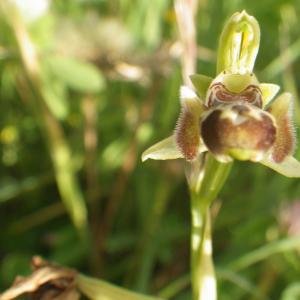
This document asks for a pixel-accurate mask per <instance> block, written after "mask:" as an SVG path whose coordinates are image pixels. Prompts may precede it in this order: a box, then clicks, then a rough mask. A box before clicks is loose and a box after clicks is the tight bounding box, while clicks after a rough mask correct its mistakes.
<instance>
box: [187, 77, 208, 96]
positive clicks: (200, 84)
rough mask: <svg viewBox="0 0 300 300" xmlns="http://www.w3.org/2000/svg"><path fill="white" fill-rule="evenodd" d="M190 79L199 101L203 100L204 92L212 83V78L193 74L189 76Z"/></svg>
mask: <svg viewBox="0 0 300 300" xmlns="http://www.w3.org/2000/svg"><path fill="white" fill-rule="evenodd" d="M190 79H191V81H192V83H193V85H194V87H195V89H196V90H197V94H198V95H199V96H200V98H201V99H205V97H206V92H207V90H208V87H209V86H210V84H211V82H212V81H213V78H212V77H209V76H206V75H202V74H193V75H191V76H190Z"/></svg>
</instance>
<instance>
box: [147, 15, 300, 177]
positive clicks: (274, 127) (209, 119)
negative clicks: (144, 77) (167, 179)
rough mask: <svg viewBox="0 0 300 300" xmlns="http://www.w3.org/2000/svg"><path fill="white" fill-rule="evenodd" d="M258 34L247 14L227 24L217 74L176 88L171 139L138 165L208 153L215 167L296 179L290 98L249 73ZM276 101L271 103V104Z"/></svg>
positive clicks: (298, 165)
mask: <svg viewBox="0 0 300 300" xmlns="http://www.w3.org/2000/svg"><path fill="white" fill-rule="evenodd" d="M259 39H260V29H259V25H258V23H257V21H256V19H255V18H254V17H251V16H249V15H248V14H247V13H246V12H245V11H243V12H241V13H236V14H234V15H233V16H232V17H231V18H230V20H229V21H228V22H227V23H226V25H225V28H224V30H223V32H222V35H221V39H220V47H219V52H218V67H217V70H218V72H219V74H218V75H217V76H216V77H215V78H214V79H213V78H211V77H208V76H205V75H200V74H195V75H192V76H191V77H190V79H191V81H192V83H193V86H194V89H193V88H190V87H188V86H182V87H181V88H180V104H181V112H180V115H179V118H178V121H177V125H176V127H175V130H174V133H173V135H171V136H170V137H168V138H166V139H164V140H162V141H160V142H158V143H157V144H155V145H153V146H152V147H150V148H149V149H147V150H146V151H145V152H144V153H143V154H142V160H143V161H145V160H147V159H156V160H166V159H177V158H183V159H185V160H187V161H190V162H192V161H194V160H196V159H197V158H198V157H199V155H201V154H202V153H204V152H207V151H209V152H210V153H211V154H212V155H213V156H214V157H215V159H216V160H217V161H219V162H222V163H228V162H230V161H232V160H233V159H237V160H249V161H253V162H259V163H261V164H263V165H265V166H267V167H270V168H272V169H273V170H275V171H277V172H278V173H281V174H283V175H285V176H287V177H300V163H299V161H297V160H296V159H295V158H294V157H293V153H294V150H295V144H296V139H295V129H294V126H293V122H292V111H293V97H292V95H291V94H290V93H283V94H281V95H280V96H278V97H277V98H275V96H276V94H277V93H278V91H279V86H278V85H276V84H271V83H260V82H259V81H258V79H257V77H256V76H255V74H254V73H253V67H254V63H255V59H256V55H257V52H258V48H259ZM274 98H275V99H274Z"/></svg>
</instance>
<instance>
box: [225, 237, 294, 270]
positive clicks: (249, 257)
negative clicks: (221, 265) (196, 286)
mask: <svg viewBox="0 0 300 300" xmlns="http://www.w3.org/2000/svg"><path fill="white" fill-rule="evenodd" d="M299 248H300V236H297V237H290V238H285V239H282V240H279V241H275V242H272V243H269V244H267V245H265V246H262V247H260V248H258V249H256V250H253V251H251V252H249V253H247V254H245V255H243V256H241V257H238V258H237V259H235V260H234V261H233V262H231V263H229V264H228V266H227V267H228V269H230V270H233V271H241V270H242V269H245V268H247V267H250V266H251V265H253V264H255V263H258V262H260V261H262V260H264V259H267V258H268V257H270V256H272V255H274V254H280V253H284V252H287V251H293V250H297V249H299Z"/></svg>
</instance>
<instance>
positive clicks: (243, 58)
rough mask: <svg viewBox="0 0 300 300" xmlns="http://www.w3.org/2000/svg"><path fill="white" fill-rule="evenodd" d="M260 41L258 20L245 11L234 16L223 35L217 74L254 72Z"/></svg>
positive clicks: (225, 27) (228, 22)
mask: <svg viewBox="0 0 300 300" xmlns="http://www.w3.org/2000/svg"><path fill="white" fill-rule="evenodd" d="M259 40H260V29H259V24H258V22H257V21H256V19H255V18H254V17H252V16H249V15H248V14H247V13H246V12H245V11H242V12H241V13H235V14H233V15H232V17H231V18H230V19H229V20H228V21H227V23H226V24H225V26H224V29H223V31H222V34H221V38H220V42H219V52H218V64H217V72H218V73H219V72H221V71H223V70H227V71H230V72H232V73H243V72H252V70H253V66H254V63H255V59H256V55H257V52H258V48H259Z"/></svg>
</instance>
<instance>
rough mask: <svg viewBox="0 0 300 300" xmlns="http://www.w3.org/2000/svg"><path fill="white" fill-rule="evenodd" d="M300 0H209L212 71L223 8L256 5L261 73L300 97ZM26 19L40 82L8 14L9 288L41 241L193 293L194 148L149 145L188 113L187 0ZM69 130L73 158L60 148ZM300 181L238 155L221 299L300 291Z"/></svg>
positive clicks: (57, 256) (111, 274) (2, 46)
mask: <svg viewBox="0 0 300 300" xmlns="http://www.w3.org/2000/svg"><path fill="white" fill-rule="evenodd" d="M299 4H300V3H299V1H298V0H289V1H283V0H276V1H258V2H249V1H245V0H241V1H235V0H228V1H227V0H226V1H216V0H213V1H199V9H198V14H197V30H198V33H197V34H198V45H199V56H198V71H199V73H201V74H205V75H207V76H213V75H214V73H215V71H214V70H215V57H216V52H215V51H216V49H217V45H218V41H217V37H218V36H219V34H220V32H221V29H222V25H223V22H224V20H225V19H226V18H227V17H228V16H230V15H232V13H233V12H235V11H238V10H242V9H246V10H247V11H248V12H249V14H251V15H254V16H255V17H256V18H257V20H258V21H259V23H260V27H261V31H262V32H261V46H260V52H259V55H258V58H257V64H256V69H255V72H256V74H257V77H258V78H259V80H260V81H263V82H267V81H268V80H270V79H272V82H274V83H276V84H280V85H281V86H282V88H283V89H284V90H288V91H291V92H293V93H294V94H295V95H296V96H297V88H298V86H299V84H300V81H299V76H297V74H299V72H300V63H299V51H298V49H299V41H298V38H299V35H300V28H299V26H296V25H297V24H299V21H300V20H299V15H300V11H299V7H300V5H299ZM154 8H155V9H154ZM156 8H157V9H156ZM91 11H92V13H91ZM26 28H27V30H28V32H29V34H30V36H31V37H32V39H33V42H34V45H35V47H36V50H37V53H38V57H39V63H40V66H41V73H40V78H41V80H40V81H39V83H38V85H35V84H33V82H32V80H30V78H29V76H28V73H27V71H26V68H25V66H24V62H23V61H22V59H21V57H20V52H19V48H18V46H17V45H18V44H17V41H16V38H15V36H14V34H13V30H12V28H11V25H9V22H6V21H5V18H4V15H3V14H0V101H1V111H0V115H1V117H0V120H1V122H0V159H1V166H2V167H1V168H0V227H1V229H2V230H1V234H0V289H1V290H3V289H4V288H6V287H8V285H9V284H10V283H11V282H12V280H13V278H14V277H15V276H16V275H20V274H23V275H24V274H27V273H28V272H29V267H28V264H27V263H26V262H27V261H28V260H29V258H30V257H31V256H33V255H34V254H40V255H42V256H44V257H45V258H46V259H49V260H54V261H56V262H58V263H61V264H64V265H68V266H70V267H75V268H77V269H79V270H80V271H81V272H82V273H85V274H89V276H100V277H101V279H104V280H107V281H110V282H112V283H114V284H118V285H119V286H124V287H127V288H130V289H133V290H136V291H141V292H144V293H149V294H153V295H155V294H156V295H159V296H161V297H165V296H166V297H170V298H171V299H175V300H180V299H181V300H189V299H191V294H190V291H189V288H190V287H189V234H190V226H189V224H190V215H189V205H190V203H189V201H188V199H189V196H188V189H187V187H186V184H185V178H184V174H183V165H182V164H183V162H182V161H180V160H178V161H170V162H166V163H161V162H154V161H147V162H146V163H144V164H143V165H142V163H141V160H140V154H141V153H142V152H143V150H144V149H145V148H146V147H147V146H149V145H151V144H153V143H154V142H156V141H159V140H160V139H162V138H163V137H165V136H167V135H168V134H169V133H170V132H171V131H172V130H173V128H172V126H173V124H174V123H175V120H176V118H177V116H178V112H179V101H178V95H179V86H180V84H181V79H180V67H179V64H180V61H179V57H178V55H177V52H176V51H177V50H178V47H177V46H178V44H175V42H176V39H177V37H178V32H177V27H176V20H175V16H174V11H173V9H172V1H168V0H160V1H155V2H154V1H145V0H143V1H139V0H136V1H131V0H130V1H129V0H116V1H108V0H106V1H105V0H99V1H98V0H97V1H96V0H85V1H79V0H78V1H52V4H51V6H50V8H49V10H48V11H47V12H46V13H45V15H44V16H43V17H41V18H40V19H37V20H33V21H30V22H29V23H27V24H26ZM176 47H177V48H176ZM41 100H42V101H41ZM295 101H296V102H295V108H296V117H297V118H296V120H297V125H298V127H299V125H300V123H299V120H300V118H299V116H300V111H299V109H298V107H299V99H298V98H297V97H296V99H295ZM41 103H43V105H41ZM44 104H46V105H44ZM45 110H46V111H47V114H45ZM49 115H50V116H51V120H52V123H50V124H52V125H53V124H55V125H54V128H55V129H57V126H58V127H59V130H58V131H59V132H60V135H59V136H58V140H57V139H55V137H56V138H57V136H56V135H55V134H53V132H54V133H57V131H55V130H54V131H53V132H52V135H51V134H49V132H50V131H49V128H48V129H47V127H46V126H47V124H48V123H47V120H48V119H47V118H48V117H49ZM45 124H46V125H45ZM48 125H49V124H48ZM51 128H53V127H51ZM50 133H51V132H50ZM61 133H62V135H61ZM56 142H59V143H56ZM61 145H63V151H66V152H64V154H63V155H66V156H65V157H67V160H64V159H62V160H61V161H60V162H57V161H56V158H57V157H56V156H55V155H59V154H58V152H57V151H58V149H59V146H61ZM60 149H61V148H60ZM55 153H56V154H55ZM66 153H67V154H66ZM299 154H300V152H299V150H298V152H296V156H297V158H298V159H299ZM66 170H67V174H66V173H64V172H65V171H66ZM59 176H61V177H60V178H61V180H58V177H59ZM299 191H300V183H299V180H296V179H287V178H284V177H282V176H280V175H278V174H277V173H275V172H272V171H271V170H267V169H266V168H264V167H262V166H259V165H257V164H250V163H246V162H238V163H236V164H235V165H234V167H233V169H232V172H231V174H230V177H229V179H228V181H227V183H226V185H225V187H224V189H223V191H222V192H221V194H220V195H219V198H218V199H217V200H216V201H215V202H214V204H213V207H212V211H213V220H212V228H213V232H214V234H213V236H214V256H215V261H216V265H217V276H218V280H219V286H218V289H219V291H218V294H219V299H220V300H229V299H234V300H242V299H253V300H254V299H272V300H273V299H274V300H276V299H282V300H294V299H298V298H297V297H299V272H300V260H299V247H300V242H299V237H297V235H299V234H300V228H299V224H298V219H299V217H298V216H299V213H298V214H297V212H298V209H299V201H300V198H299ZM61 200H63V201H61ZM74 209H75V211H74ZM85 209H87V211H88V217H85ZM76 214H77V217H78V215H79V221H78V220H77V221H78V222H79V223H80V222H82V223H80V224H79V225H78V223H76V221H74V216H75V219H76ZM69 216H71V218H72V220H73V222H74V223H75V224H77V227H74V225H73V223H72V221H71V219H70V218H69ZM297 224H298V225H297ZM297 226H298V227H297ZM78 227H80V228H81V229H79V230H78ZM76 228H77V229H76ZM78 232H80V234H78Z"/></svg>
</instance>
